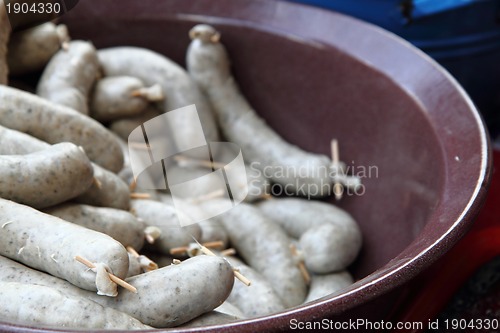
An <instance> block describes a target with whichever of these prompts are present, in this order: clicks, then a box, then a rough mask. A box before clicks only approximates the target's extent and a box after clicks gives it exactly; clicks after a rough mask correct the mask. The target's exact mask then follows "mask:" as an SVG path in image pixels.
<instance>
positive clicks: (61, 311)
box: [0, 282, 151, 330]
mask: <svg viewBox="0 0 500 333" xmlns="http://www.w3.org/2000/svg"><path fill="white" fill-rule="evenodd" d="M0 299H1V300H2V306H1V307H0V319H2V320H6V321H9V322H14V323H18V324H23V325H30V326H36V327H40V326H47V327H57V328H64V329H69V328H74V329H79V330H81V329H103V330H105V329H114V330H120V329H121V330H141V329H149V328H151V327H150V326H147V325H144V324H142V323H141V322H140V321H138V320H137V319H134V318H132V317H130V316H129V315H126V314H125V313H122V312H119V311H116V310H113V309H110V308H106V307H103V306H102V305H100V304H97V303H95V302H93V301H91V300H89V299H86V298H83V297H78V296H69V295H66V294H64V293H62V292H61V291H58V290H56V289H53V288H51V287H48V286H40V285H36V284H23V283H18V282H0Z"/></svg>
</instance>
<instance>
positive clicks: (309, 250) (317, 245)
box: [257, 198, 362, 274]
mask: <svg viewBox="0 0 500 333" xmlns="http://www.w3.org/2000/svg"><path fill="white" fill-rule="evenodd" d="M257 207H259V209H260V210H261V211H262V212H263V213H264V214H265V215H266V216H268V217H269V218H270V219H272V220H273V221H275V222H277V223H278V224H279V225H280V226H281V227H282V228H283V229H285V230H286V232H287V233H288V234H289V235H290V236H291V237H294V238H297V239H299V247H300V248H301V250H302V251H303V254H304V260H305V264H306V266H307V267H308V268H309V269H310V270H311V271H313V272H315V273H322V274H324V273H329V272H335V271H340V270H343V269H345V268H346V267H347V266H348V265H350V264H351V263H352V262H353V261H354V259H355V258H356V256H357V255H358V253H359V250H360V249H361V245H362V235H361V230H360V229H359V226H358V225H357V223H356V221H354V219H353V217H352V216H351V215H349V214H348V213H347V212H346V211H344V210H342V209H340V208H338V207H336V206H334V205H331V204H327V203H324V202H319V201H311V200H303V199H299V198H277V199H273V200H265V201H263V202H260V203H259V204H258V205H257Z"/></svg>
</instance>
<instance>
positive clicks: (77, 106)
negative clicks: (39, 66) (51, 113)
mask: <svg viewBox="0 0 500 333" xmlns="http://www.w3.org/2000/svg"><path fill="white" fill-rule="evenodd" d="M98 73H99V62H98V59H97V54H96V50H95V48H94V46H93V45H92V43H89V42H85V41H78V40H77V41H71V42H69V43H68V49H67V50H65V49H62V50H60V51H58V52H57V53H56V54H55V55H54V56H53V57H52V58H51V60H50V61H49V63H48V64H47V66H46V67H45V70H44V71H43V74H42V77H41V78H40V80H39V81H38V86H37V95H39V96H41V97H43V98H46V99H48V100H49V101H51V102H54V103H58V104H62V105H65V106H68V107H70V108H73V109H74V110H76V111H78V112H81V113H83V114H86V115H87V114H89V110H88V96H89V93H90V90H91V88H92V86H93V84H94V82H95V80H96V79H97V76H98Z"/></svg>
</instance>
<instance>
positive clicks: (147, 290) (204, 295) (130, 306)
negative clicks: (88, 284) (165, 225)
mask: <svg viewBox="0 0 500 333" xmlns="http://www.w3.org/2000/svg"><path fill="white" fill-rule="evenodd" d="M127 282H128V283H130V284H131V285H133V286H134V287H136V288H137V294H134V293H125V292H122V293H120V294H119V295H118V296H117V297H116V298H110V297H105V298H103V297H100V298H99V297H98V296H97V295H95V296H92V299H93V300H95V301H97V302H98V303H101V304H102V305H105V306H109V307H112V308H114V309H116V310H119V311H122V312H125V313H127V314H129V315H131V316H132V317H134V318H137V319H139V320H140V321H141V322H143V323H144V324H146V325H151V326H154V327H157V328H160V327H175V326H178V325H181V324H183V323H186V322H188V321H189V320H191V319H193V318H196V317H198V316H200V315H201V314H203V313H206V312H209V311H211V310H213V309H215V308H216V307H218V306H219V305H221V304H222V303H223V302H224V301H225V300H226V298H227V296H228V295H229V293H230V292H231V289H232V288H233V283H234V275H233V270H232V268H231V265H229V263H228V262H227V261H226V260H225V259H224V258H221V257H211V256H197V257H193V258H190V259H187V260H185V261H183V262H182V263H180V264H178V265H171V266H167V267H163V268H160V269H157V270H154V271H151V272H148V273H144V274H140V275H137V276H133V277H131V278H128V279H127ZM207 283H208V284H209V285H207Z"/></svg>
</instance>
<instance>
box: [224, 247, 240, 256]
mask: <svg viewBox="0 0 500 333" xmlns="http://www.w3.org/2000/svg"><path fill="white" fill-rule="evenodd" d="M235 254H236V250H235V249H233V248H232V247H231V248H229V249H225V250H222V251H220V255H221V256H223V257H230V256H234V255H235Z"/></svg>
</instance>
